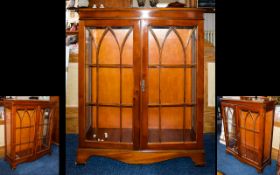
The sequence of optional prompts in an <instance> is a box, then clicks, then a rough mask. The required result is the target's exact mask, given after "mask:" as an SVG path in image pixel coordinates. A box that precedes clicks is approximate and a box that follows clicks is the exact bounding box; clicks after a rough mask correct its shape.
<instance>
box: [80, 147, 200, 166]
mask: <svg viewBox="0 0 280 175" xmlns="http://www.w3.org/2000/svg"><path fill="white" fill-rule="evenodd" d="M204 154H205V153H204V151H203V150H168V151H165V150H145V151H130V150H120V149H89V148H80V149H78V155H79V156H78V157H77V162H76V163H78V164H84V163H85V162H86V161H87V160H88V158H89V157H90V156H105V157H110V158H112V159H116V160H120V161H123V162H125V163H129V164H150V163H155V162H159V161H164V160H168V159H173V158H178V157H191V158H192V161H193V162H194V164H195V165H197V166H200V165H204V163H205V162H204V159H203V157H204Z"/></svg>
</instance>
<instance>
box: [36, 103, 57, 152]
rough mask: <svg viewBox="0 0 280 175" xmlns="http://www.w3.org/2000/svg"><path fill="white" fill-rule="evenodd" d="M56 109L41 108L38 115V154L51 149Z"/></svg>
mask: <svg viewBox="0 0 280 175" xmlns="http://www.w3.org/2000/svg"><path fill="white" fill-rule="evenodd" d="M53 112H54V108H53V107H50V106H43V105H42V106H40V107H39V108H38V114H37V123H38V124H37V130H36V134H37V137H36V142H37V144H36V153H37V154H38V153H40V152H43V151H46V150H48V149H50V144H51V133H52V127H51V126H52V122H53Z"/></svg>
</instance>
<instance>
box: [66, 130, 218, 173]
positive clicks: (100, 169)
mask: <svg viewBox="0 0 280 175" xmlns="http://www.w3.org/2000/svg"><path fill="white" fill-rule="evenodd" d="M204 145H205V152H206V165H205V166H204V167H195V166H194V164H193V162H192V160H191V159H190V158H177V159H172V160H167V161H163V162H159V163H154V164H150V165H129V164H126V163H122V162H119V161H116V160H112V159H109V158H105V157H91V158H90V159H89V160H88V161H87V163H86V165H78V166H75V160H76V153H77V148H78V136H77V135H73V134H68V135H66V174H67V175H81V174H82V175H95V174H98V175H111V174H113V175H124V174H129V175H134V174H135V175H165V174H166V175H186V174H190V175H214V174H215V169H216V168H215V167H216V166H215V162H216V161H215V157H216V156H215V135H214V134H205V135H204Z"/></svg>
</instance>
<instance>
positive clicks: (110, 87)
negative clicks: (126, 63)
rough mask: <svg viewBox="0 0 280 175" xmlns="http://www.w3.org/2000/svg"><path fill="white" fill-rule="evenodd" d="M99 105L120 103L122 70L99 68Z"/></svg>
mask: <svg viewBox="0 0 280 175" xmlns="http://www.w3.org/2000/svg"><path fill="white" fill-rule="evenodd" d="M98 74H99V81H98V83H97V84H98V100H99V103H115V104H116V103H120V70H119V69H115V68H99V73H98Z"/></svg>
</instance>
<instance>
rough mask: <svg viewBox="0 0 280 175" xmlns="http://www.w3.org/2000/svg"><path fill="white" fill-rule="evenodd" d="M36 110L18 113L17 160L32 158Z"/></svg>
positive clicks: (19, 111) (19, 110) (18, 110)
mask: <svg viewBox="0 0 280 175" xmlns="http://www.w3.org/2000/svg"><path fill="white" fill-rule="evenodd" d="M35 120H36V110H35V109H17V111H16V159H19V158H22V157H26V156H32V154H33V152H32V151H33V145H34V135H35Z"/></svg>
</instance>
